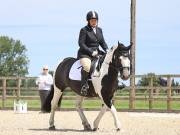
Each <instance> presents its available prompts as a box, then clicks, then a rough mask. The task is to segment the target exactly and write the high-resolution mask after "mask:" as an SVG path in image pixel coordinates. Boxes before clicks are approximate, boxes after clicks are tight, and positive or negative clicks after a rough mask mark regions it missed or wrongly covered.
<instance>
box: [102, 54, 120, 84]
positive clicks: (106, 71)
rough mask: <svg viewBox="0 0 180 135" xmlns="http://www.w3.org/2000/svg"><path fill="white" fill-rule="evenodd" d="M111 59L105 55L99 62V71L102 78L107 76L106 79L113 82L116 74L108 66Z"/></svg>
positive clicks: (111, 67) (115, 71)
mask: <svg viewBox="0 0 180 135" xmlns="http://www.w3.org/2000/svg"><path fill="white" fill-rule="evenodd" d="M111 59H112V56H109V55H107V54H106V55H105V56H104V57H102V58H101V60H100V61H101V62H102V64H101V68H100V70H101V71H102V72H103V76H104V75H105V74H107V75H108V77H109V78H110V79H111V80H112V81H113V80H116V79H117V77H118V72H117V70H115V69H114V67H113V66H112V65H110V63H111Z"/></svg>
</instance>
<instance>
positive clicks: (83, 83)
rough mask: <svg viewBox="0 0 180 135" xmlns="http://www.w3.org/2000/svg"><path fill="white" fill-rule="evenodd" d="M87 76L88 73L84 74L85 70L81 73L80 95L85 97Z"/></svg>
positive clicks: (87, 87)
mask: <svg viewBox="0 0 180 135" xmlns="http://www.w3.org/2000/svg"><path fill="white" fill-rule="evenodd" d="M88 76H89V73H88V72H86V71H85V70H82V71H81V94H82V95H85V96H86V95H87V92H88V89H89V85H88Z"/></svg>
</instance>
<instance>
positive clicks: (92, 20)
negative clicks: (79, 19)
mask: <svg viewBox="0 0 180 135" xmlns="http://www.w3.org/2000/svg"><path fill="white" fill-rule="evenodd" d="M89 23H90V25H91V27H96V25H97V20H96V19H91V20H89Z"/></svg>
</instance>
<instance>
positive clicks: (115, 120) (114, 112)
mask: <svg viewBox="0 0 180 135" xmlns="http://www.w3.org/2000/svg"><path fill="white" fill-rule="evenodd" d="M109 110H110V111H111V113H112V115H113V118H114V124H115V126H116V129H117V131H120V130H121V123H120V121H119V119H118V116H117V111H116V108H115V107H114V105H113V104H112V106H111V108H109Z"/></svg>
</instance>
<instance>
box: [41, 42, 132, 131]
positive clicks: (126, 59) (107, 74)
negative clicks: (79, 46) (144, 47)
mask: <svg viewBox="0 0 180 135" xmlns="http://www.w3.org/2000/svg"><path fill="white" fill-rule="evenodd" d="M131 46H132V45H129V46H127V47H126V46H125V45H124V44H122V43H119V42H118V45H114V46H112V47H111V49H109V51H108V52H107V53H106V54H104V55H103V56H102V57H100V58H99V60H98V62H97V63H98V64H97V65H99V66H98V68H95V69H94V72H93V73H92V75H91V80H89V81H88V83H89V89H88V93H87V95H85V96H84V95H82V94H81V92H80V90H81V82H80V80H72V79H70V78H69V73H70V69H71V67H72V66H73V64H74V63H75V62H76V61H77V59H75V58H72V57H69V58H65V59H64V60H63V61H62V62H61V63H60V64H59V65H58V66H57V68H56V70H55V73H54V76H53V77H54V84H53V86H52V88H51V91H50V93H49V95H48V96H47V98H46V101H45V103H44V110H45V111H48V112H51V114H50V119H49V126H50V127H49V130H55V126H54V115H55V110H56V108H57V107H58V105H59V106H60V103H61V100H62V95H63V92H64V90H65V88H67V87H70V88H71V89H72V90H73V91H74V92H75V93H76V94H77V100H76V109H77V111H78V113H79V116H80V118H81V120H82V125H83V126H84V130H85V131H96V130H98V129H99V128H98V125H99V122H100V120H101V118H102V116H103V114H104V113H105V112H106V111H107V110H109V111H110V112H111V113H112V116H113V118H114V124H115V127H116V130H117V131H120V129H121V123H120V121H119V120H118V116H117V111H116V108H115V107H114V105H113V103H112V98H113V96H114V93H115V91H116V90H117V87H118V73H120V77H121V79H122V80H127V79H129V76H130V55H129V53H130V48H131ZM97 73H98V75H97ZM94 74H96V75H94ZM85 97H88V98H92V97H99V98H100V100H101V101H102V108H101V110H100V112H99V114H98V116H97V118H96V119H95V120H94V122H93V128H91V126H90V124H89V122H88V120H87V118H86V116H85V115H84V112H83V110H82V102H83V100H84V98H85Z"/></svg>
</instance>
